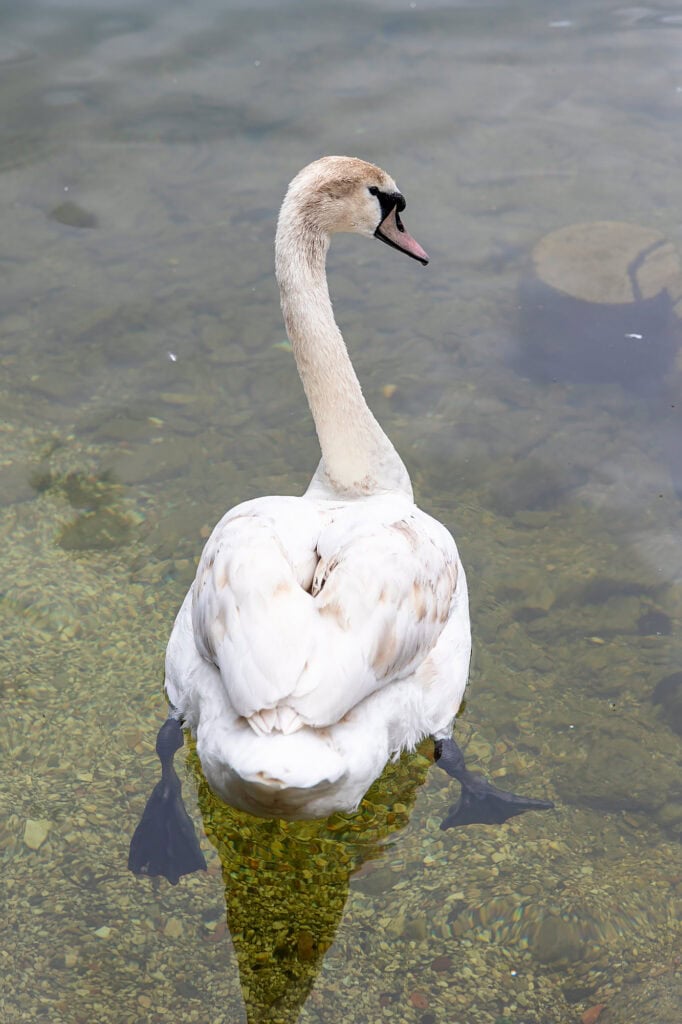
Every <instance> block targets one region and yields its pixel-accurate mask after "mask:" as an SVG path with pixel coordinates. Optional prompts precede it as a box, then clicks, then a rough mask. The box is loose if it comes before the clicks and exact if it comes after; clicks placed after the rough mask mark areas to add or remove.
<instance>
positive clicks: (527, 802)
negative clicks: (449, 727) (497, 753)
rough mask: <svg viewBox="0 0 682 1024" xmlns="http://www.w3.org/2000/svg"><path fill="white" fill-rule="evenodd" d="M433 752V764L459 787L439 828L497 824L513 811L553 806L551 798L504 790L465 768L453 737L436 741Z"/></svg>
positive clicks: (512, 814)
mask: <svg viewBox="0 0 682 1024" xmlns="http://www.w3.org/2000/svg"><path fill="white" fill-rule="evenodd" d="M434 754H435V758H436V764H437V765H438V766H439V767H440V768H442V769H443V770H444V771H446V772H447V773H448V775H450V776H452V778H453V779H457V781H458V782H459V784H460V785H461V787H462V792H461V794H460V797H459V800H458V801H457V803H456V804H454V806H453V807H451V808H450V810H449V812H448V814H447V815H446V817H445V818H444V819H443V822H442V823H441V826H440V827H441V828H442V829H446V828H455V826H457V825H473V824H476V823H478V824H483V825H501V824H502V822H504V821H506V820H507V819H508V818H513V817H514V815H515V814H523V812H524V811H546V810H549V809H550V808H552V807H554V804H553V803H552V801H551V800H535V799H534V798H533V797H525V796H517V795H516V794H515V793H507V792H506V791H505V790H503V789H498V788H497V786H493V784H492V783H491V782H488V780H487V779H485V778H484V777H483V776H482V775H474V774H473V773H472V772H470V771H468V769H467V767H466V765H465V763H464V755H463V754H462V751H461V750H460V748H459V747H458V746H457V744H456V743H455V741H454V740H453V739H445V740H436V742H435V746H434Z"/></svg>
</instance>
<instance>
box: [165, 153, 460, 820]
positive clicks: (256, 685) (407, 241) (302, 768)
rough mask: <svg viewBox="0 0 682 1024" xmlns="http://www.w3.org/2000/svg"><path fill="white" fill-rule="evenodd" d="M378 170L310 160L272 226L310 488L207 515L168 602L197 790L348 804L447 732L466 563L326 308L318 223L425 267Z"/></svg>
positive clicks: (285, 805) (239, 798) (284, 812)
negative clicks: (398, 761) (313, 466)
mask: <svg viewBox="0 0 682 1024" xmlns="http://www.w3.org/2000/svg"><path fill="white" fill-rule="evenodd" d="M404 205H405V204H404V200H403V199H402V196H401V195H400V193H399V192H398V190H397V187H396V185H395V182H393V180H392V179H391V178H389V177H388V175H386V174H385V173H384V172H383V171H381V170H380V169H379V168H377V167H374V166H373V165H372V164H367V163H364V162H363V161H360V160H352V159H349V158H346V157H327V158H324V159H322V160H319V161H317V162H316V163H314V164H311V165H309V166H308V167H306V168H305V169H304V170H303V171H302V172H301V173H300V174H299V175H298V176H297V177H296V178H295V179H294V181H293V182H292V183H291V185H290V187H289V191H288V193H287V196H286V198H285V200H284V203H283V205H282V210H281V213H280V219H279V224H278V230H277V242H276V266H277V279H278V282H279V286H280V294H281V300H282V309H283V312H284V318H285V322H286V326H287V332H288V334H289V337H290V340H291V343H292V347H293V351H294V356H295V358H296V363H297V366H298V370H299V373H300V376H301V379H302V381H303V385H304V388H305V392H306V396H307V398H308V402H309V404H310V408H311V411H312V414H313V417H314V420H315V426H316V429H317V433H318V437H319V441H320V446H321V449H322V461H321V462H320V465H319V467H318V469H317V472H316V473H315V476H314V477H313V480H312V482H311V484H310V487H309V488H308V490H307V492H306V493H305V494H304V495H303V496H302V497H299V498H296V497H267V498H258V499H255V500H253V501H248V502H245V503H244V504H242V505H239V506H237V507H236V508H234V509H232V510H231V511H230V512H228V513H227V514H226V515H225V516H224V517H223V519H222V520H221V521H220V522H219V523H218V525H217V526H216V527H215V529H214V531H213V533H212V535H211V537H210V539H209V540H208V542H207V544H206V547H205V549H204V552H203V554H202V556H201V561H200V563H199V568H198V571H197V576H196V579H195V581H194V583H193V585H192V587H191V589H190V591H189V593H188V594H187V597H186V598H185V601H184V604H183V605H182V608H181V610H180V612H179V614H178V617H177V619H176V622H175V626H174V628H173V632H172V635H171V638H170V641H169V644H168V651H167V656H166V691H167V693H168V697H169V698H170V701H171V703H172V705H173V707H174V708H175V709H176V714H177V716H178V718H179V719H180V720H182V722H183V723H184V724H185V725H186V726H188V727H190V728H191V729H192V730H193V732H195V734H196V737H197V751H198V753H199V757H200V760H201V763H202V766H203V769H204V772H205V774H206V778H207V780H208V782H209V784H210V786H211V788H212V789H213V790H214V791H215V792H216V793H218V794H219V795H220V796H221V797H223V798H224V799H225V800H227V801H228V802H229V803H231V804H233V805H235V806H237V807H241V808H244V809H246V810H249V811H252V812H253V813H256V814H260V815H264V816H277V817H285V818H309V817H321V816H324V815H327V814H330V813H332V812H333V811H337V810H345V811H349V810H353V809H354V808H355V807H357V805H358V803H359V802H360V800H361V799H362V797H363V795H364V793H365V792H366V790H367V788H368V787H369V786H370V784H371V783H372V782H373V780H374V779H375V778H376V777H377V776H378V775H379V774H380V773H381V771H382V769H383V768H384V766H385V764H386V762H387V760H388V759H389V758H390V757H392V756H395V755H397V754H398V753H399V751H401V750H402V749H406V748H407V749H410V748H412V747H414V745H415V744H416V743H417V742H418V741H419V740H420V739H422V738H423V737H424V736H426V735H429V734H431V735H433V736H435V737H436V738H438V737H446V736H449V735H450V733H451V730H452V724H453V721H454V717H455V714H456V712H457V710H458V708H459V705H460V702H461V699H462V695H463V692H464V688H465V686H466V681H467V673H468V666H469V656H470V631H469V612H468V602H467V589H466V580H465V576H464V571H463V569H462V565H461V562H460V560H459V556H458V553H457V548H456V546H455V542H454V540H453V539H452V537H451V535H450V534H449V533H448V531H447V530H446V529H445V528H444V527H443V526H442V525H441V524H440V523H438V522H437V521H436V520H434V519H432V518H431V517H430V516H428V515H426V514H425V513H424V512H422V511H421V510H420V509H419V508H417V506H416V505H415V504H414V501H413V498H412V487H411V484H410V479H409V476H408V473H407V470H406V469H405V466H404V465H403V463H402V461H401V460H400V458H399V456H398V454H397V453H396V451H395V449H394V448H393V445H392V444H391V442H390V441H389V439H388V438H387V437H386V435H385V434H384V432H383V430H382V429H381V427H380V426H379V424H378V423H377V421H376V420H375V418H374V416H373V415H372V413H371V412H370V410H369V408H368V406H367V404H366V402H365V400H364V398H363V395H362V391H361V389H360V385H359V383H358V380H357V377H356V376H355V372H354V370H353V368H352V365H351V362H350V359H349V357H348V353H347V351H346V347H345V345H344V342H343V339H342V337H341V334H340V332H339V329H338V327H337V326H336V323H335V322H334V317H333V313H332V307H331V302H330V299H329V292H328V289H327V282H326V272H325V259H326V253H327V248H328V245H329V240H330V235H331V234H332V233H333V232H335V231H342V230H346V231H356V232H359V233H361V234H365V235H370V236H371V235H374V234H377V235H378V237H380V238H382V239H383V240H384V241H387V242H389V244H391V245H392V246H394V247H395V248H399V249H402V250H403V251H405V252H407V253H408V255H411V256H413V257H415V258H416V259H419V260H421V261H422V262H426V260H427V257H426V254H425V253H424V251H423V250H422V249H421V248H420V246H419V245H418V244H417V243H416V242H415V241H414V239H412V238H411V237H410V236H409V235H408V234H407V232H406V231H405V230H404V228H403V227H402V224H401V222H400V217H399V213H400V211H402V209H403V208H404Z"/></svg>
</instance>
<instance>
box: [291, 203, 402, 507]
mask: <svg viewBox="0 0 682 1024" xmlns="http://www.w3.org/2000/svg"><path fill="white" fill-rule="evenodd" d="M328 248H329V236H328V235H326V234H323V233H321V232H318V231H316V230H314V229H312V228H310V227H308V226H307V224H306V223H305V221H304V219H303V218H302V217H300V215H299V216H296V211H295V210H291V208H290V206H289V204H287V202H286V201H285V204H284V206H283V207H282V212H281V214H280V219H279V224H278V227H277V240H276V243H275V262H276V272H277V282H278V284H279V290H280V298H281V302H282V312H283V314H284V322H285V324H286V329H287V334H288V335H289V340H290V341H291V345H292V348H293V352H294V357H295V359H296V365H297V367H298V372H299V374H300V376H301V380H302V381H303V387H304V388H305V393H306V397H307V399H308V403H309V405H310V410H311V412H312V414H313V419H314V421H315V428H316V430H317V436H318V439H319V442H320V448H321V449H322V463H321V464H320V468H319V469H318V471H317V473H316V475H315V478H314V480H313V484H312V485H311V487H313V488H317V487H318V486H320V485H321V487H322V488H323V489H328V490H331V491H332V492H333V493H334V494H339V495H342V496H344V497H359V496H361V495H366V494H376V493H380V492H383V491H400V492H402V493H406V494H408V495H409V496H410V497H412V486H411V484H410V478H409V476H408V473H407V470H406V469H405V466H404V465H403V463H402V461H401V459H400V456H399V455H398V453H397V452H396V450H395V448H394V447H393V445H392V444H391V442H390V441H389V439H388V437H387V436H386V434H385V433H384V432H383V430H382V429H381V427H380V426H379V424H378V422H377V421H376V419H375V418H374V416H373V415H372V412H371V411H370V409H369V406H368V405H367V403H366V401H365V399H364V397H363V394H362V389H361V387H360V382H359V381H358V378H357V376H356V374H355V370H354V369H353V366H352V363H351V361H350V358H349V356H348V351H347V349H346V346H345V344H344V341H343V337H342V335H341V332H340V330H339V328H338V327H337V325H336V322H335V320H334V313H333V311H332V304H331V299H330V297H329V289H328V287H327V274H326V257H327V249H328Z"/></svg>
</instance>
